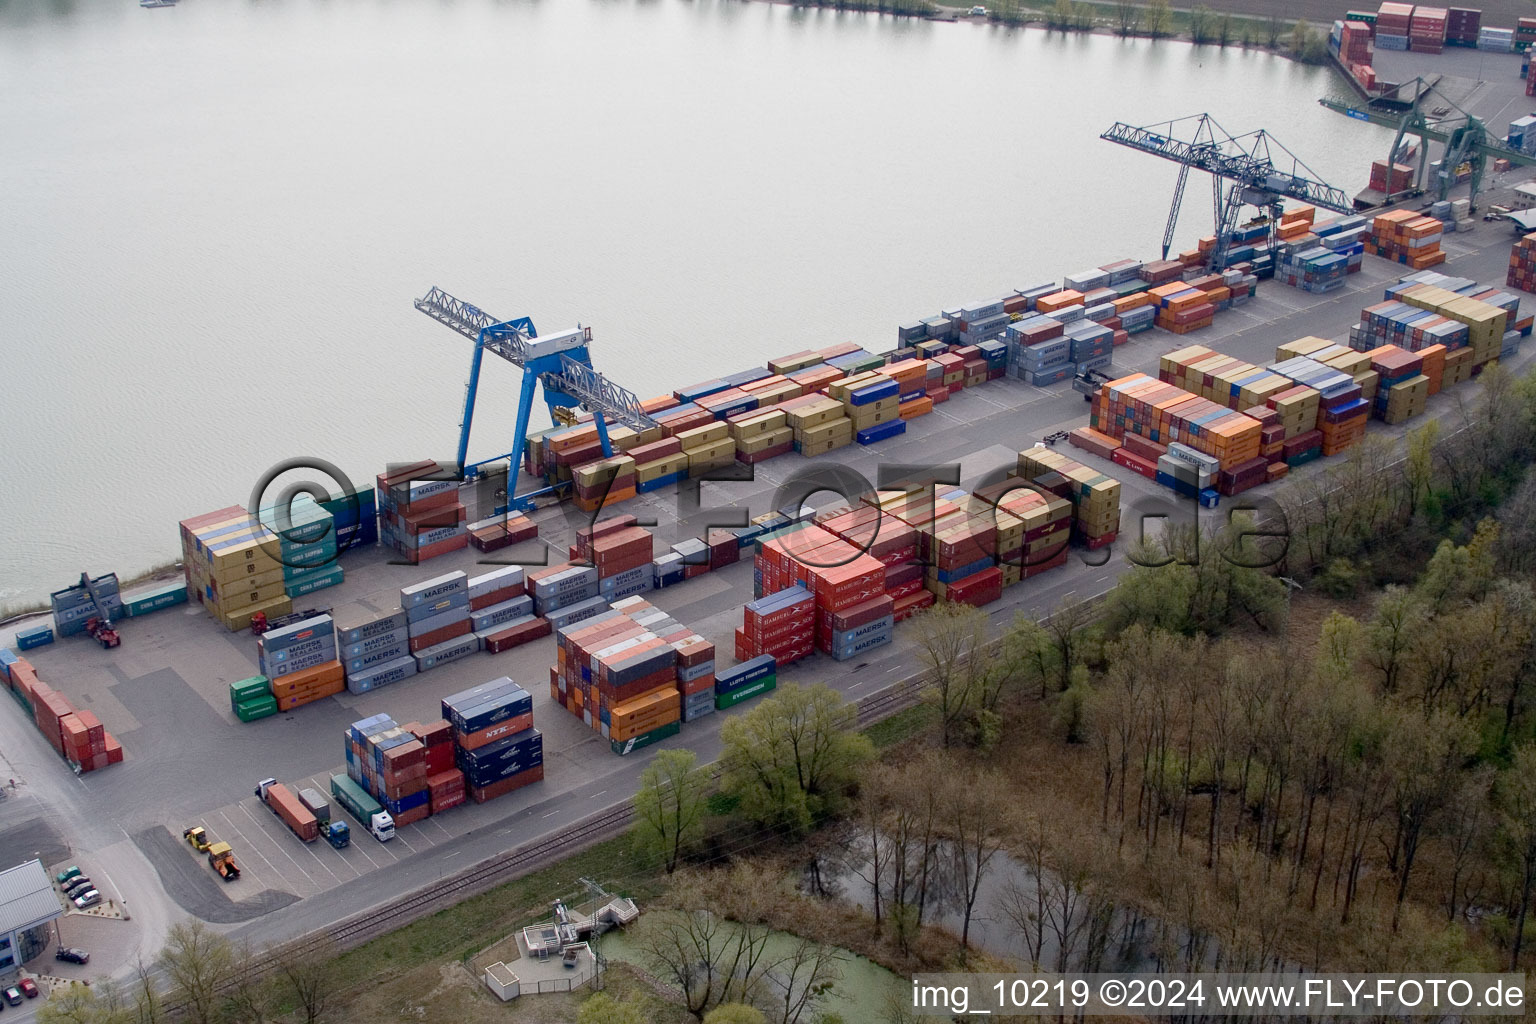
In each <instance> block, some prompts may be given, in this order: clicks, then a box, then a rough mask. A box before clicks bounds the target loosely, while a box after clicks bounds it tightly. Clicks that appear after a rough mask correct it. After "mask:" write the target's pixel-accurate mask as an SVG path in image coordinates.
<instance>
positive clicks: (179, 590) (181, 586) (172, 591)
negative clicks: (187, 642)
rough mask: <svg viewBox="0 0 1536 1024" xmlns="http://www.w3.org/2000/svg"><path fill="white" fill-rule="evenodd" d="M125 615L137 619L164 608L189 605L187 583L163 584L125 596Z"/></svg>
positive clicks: (123, 599)
mask: <svg viewBox="0 0 1536 1024" xmlns="http://www.w3.org/2000/svg"><path fill="white" fill-rule="evenodd" d="M122 601H123V614H125V615H127V616H128V617H129V618H137V617H139V616H141V615H148V614H150V613H151V612H157V611H159V610H160V609H162V608H170V607H173V606H174V605H178V604H186V603H187V585H186V583H162V584H159V585H156V586H150V587H144V588H142V589H139V590H135V591H134V592H133V593H131V594H128V595H126V596H123V598H122Z"/></svg>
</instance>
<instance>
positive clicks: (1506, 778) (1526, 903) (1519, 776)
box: [1494, 743, 1536, 971]
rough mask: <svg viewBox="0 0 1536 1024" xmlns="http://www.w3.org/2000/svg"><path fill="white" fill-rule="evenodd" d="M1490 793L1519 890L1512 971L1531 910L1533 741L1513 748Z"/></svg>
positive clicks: (1535, 796)
mask: <svg viewBox="0 0 1536 1024" xmlns="http://www.w3.org/2000/svg"><path fill="white" fill-rule="evenodd" d="M1494 793H1495V800H1496V803H1497V805H1498V809H1499V838H1500V841H1501V846H1502V848H1503V854H1504V859H1505V863H1506V864H1507V865H1509V867H1510V868H1511V874H1512V875H1513V876H1514V879H1515V888H1516V891H1517V892H1518V894H1519V895H1518V897H1517V899H1516V904H1515V935H1514V940H1513V942H1512V943H1511V950H1510V957H1509V965H1510V966H1509V969H1510V970H1512V971H1515V970H1519V969H1520V950H1521V947H1522V946H1523V945H1524V943H1525V921H1526V918H1527V916H1529V914H1530V910H1531V891H1532V889H1533V888H1536V744H1530V743H1525V744H1521V745H1520V746H1518V747H1516V748H1515V752H1514V756H1513V758H1511V760H1510V766H1509V768H1508V769H1506V770H1505V771H1504V772H1503V773H1502V774H1501V775H1500V776H1499V780H1498V782H1497V784H1496V786H1495V789H1494Z"/></svg>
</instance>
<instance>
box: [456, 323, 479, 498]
mask: <svg viewBox="0 0 1536 1024" xmlns="http://www.w3.org/2000/svg"><path fill="white" fill-rule="evenodd" d="M484 334H485V332H484V331H482V332H481V337H479V338H477V339H475V354H474V355H473V356H471V357H470V361H469V385H468V386H467V387H466V388H465V389H464V418H463V419H462V420H460V421H459V458H458V467H459V473H460V474H461V475H462V474H463V472H464V460H465V459H467V458H468V457H469V428H470V424H471V423H473V422H474V419H475V393H476V392H477V391H479V390H480V364H481V362H482V361H483V360H484V359H485V344H484V341H485V338H484Z"/></svg>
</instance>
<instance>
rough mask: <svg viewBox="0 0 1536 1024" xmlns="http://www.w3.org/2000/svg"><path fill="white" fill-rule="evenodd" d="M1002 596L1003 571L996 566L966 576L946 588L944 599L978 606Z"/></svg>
mask: <svg viewBox="0 0 1536 1024" xmlns="http://www.w3.org/2000/svg"><path fill="white" fill-rule="evenodd" d="M1002 596H1003V571H1002V570H1001V569H999V568H997V567H996V566H994V567H992V568H991V569H983V570H982V571H981V572H978V573H975V574H973V575H970V576H967V577H966V578H965V579H964V580H962V581H961V582H959V583H952V584H950V585H949V587H948V588H947V589H946V592H945V598H946V600H949V601H953V602H956V603H958V604H968V605H971V606H972V607H980V606H981V605H984V604H991V603H992V602H993V601H996V600H997V599H998V598H1000V597H1002Z"/></svg>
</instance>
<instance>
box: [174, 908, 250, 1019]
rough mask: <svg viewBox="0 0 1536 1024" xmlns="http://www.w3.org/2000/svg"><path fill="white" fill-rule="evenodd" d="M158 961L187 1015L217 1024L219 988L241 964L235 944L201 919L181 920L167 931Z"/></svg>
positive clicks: (176, 998) (188, 1017) (189, 1017)
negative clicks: (239, 963)
mask: <svg viewBox="0 0 1536 1024" xmlns="http://www.w3.org/2000/svg"><path fill="white" fill-rule="evenodd" d="M158 963H159V965H160V968H161V969H162V970H163V971H164V972H165V974H166V977H167V978H168V979H169V980H170V983H171V986H170V987H171V993H172V998H173V999H175V1000H176V1001H177V1002H180V1003H181V1004H182V1006H183V1012H184V1013H185V1014H186V1018H187V1019H188V1020H190V1021H192V1022H193V1024H215V1022H216V1021H217V1020H218V1015H219V1012H218V1011H219V1004H220V989H221V988H222V987H223V985H224V984H225V982H227V981H228V980H229V979H230V978H231V977H232V975H233V974H234V972H235V969H236V967H237V966H238V965H237V963H236V954H235V947H234V945H233V944H232V943H231V942H230V941H229V940H228V939H226V938H225V937H224V936H222V935H220V934H219V933H217V932H215V931H213V930H212V929H210V928H209V927H208V926H207V925H205V924H203V922H202V921H199V920H195V919H194V920H192V921H190V922H181V923H178V924H174V925H172V926H171V929H170V931H169V932H167V933H166V938H165V946H164V947H163V948H162V949H161V950H160V957H159V960H158Z"/></svg>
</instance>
